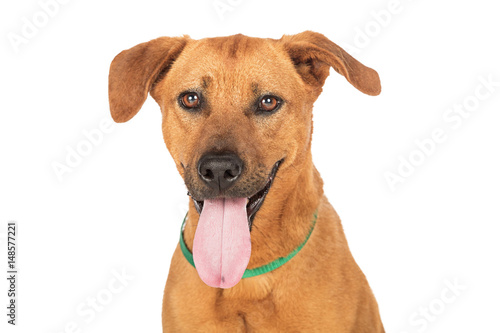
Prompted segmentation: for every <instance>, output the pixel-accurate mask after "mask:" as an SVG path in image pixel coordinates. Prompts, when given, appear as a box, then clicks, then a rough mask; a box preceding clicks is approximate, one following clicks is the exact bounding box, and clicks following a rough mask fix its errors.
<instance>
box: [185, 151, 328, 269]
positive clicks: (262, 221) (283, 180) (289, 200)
mask: <svg viewBox="0 0 500 333" xmlns="http://www.w3.org/2000/svg"><path fill="white" fill-rule="evenodd" d="M304 159H305V161H304V163H301V164H300V165H301V166H302V167H301V169H297V168H296V167H294V166H293V165H290V166H288V167H286V166H285V168H284V170H280V171H278V174H277V175H276V179H275V181H274V184H273V186H272V188H271V190H270V191H269V193H268V195H267V197H266V199H265V200H266V201H265V202H264V204H263V206H262V208H261V209H260V210H259V212H257V215H256V217H255V219H254V221H253V226H252V232H251V239H252V254H251V257H250V262H249V264H248V268H249V269H251V268H255V267H258V266H262V265H265V264H267V263H269V262H271V261H273V260H275V259H277V258H279V257H285V256H287V255H288V254H289V253H290V252H291V251H293V250H294V249H295V248H297V246H299V245H300V244H301V243H302V242H303V241H304V239H305V238H306V237H307V234H308V232H309V230H310V227H311V222H312V219H313V215H314V212H315V210H316V209H317V208H318V205H319V202H320V200H321V197H322V195H323V181H322V179H321V177H320V175H319V173H318V172H317V170H316V168H315V167H314V165H313V163H312V157H311V151H310V150H309V151H308V152H307V154H306V155H305V157H304ZM284 193H286V194H287V195H283V194H284ZM198 219H199V214H198V212H197V211H196V209H195V207H194V205H193V203H192V201H191V202H190V204H189V212H188V219H187V222H186V227H185V229H184V239H185V242H186V245H187V247H188V249H189V250H191V251H192V246H193V239H194V234H195V231H196V226H197V224H198ZM271 240H272V241H271Z"/></svg>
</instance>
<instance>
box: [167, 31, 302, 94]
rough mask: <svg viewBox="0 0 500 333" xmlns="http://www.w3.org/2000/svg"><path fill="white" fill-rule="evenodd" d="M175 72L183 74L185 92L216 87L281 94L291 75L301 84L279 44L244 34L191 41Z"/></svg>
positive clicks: (175, 66)
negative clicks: (285, 78)
mask: <svg viewBox="0 0 500 333" xmlns="http://www.w3.org/2000/svg"><path fill="white" fill-rule="evenodd" d="M172 72H175V73H176V74H181V72H182V85H183V86H185V88H188V87H190V86H191V87H195V86H202V87H205V88H206V87H207V86H208V85H212V89H213V88H217V87H218V88H221V89H223V88H232V89H248V88H249V87H251V89H253V90H255V89H258V88H260V89H263V90H272V91H279V90H282V89H284V88H286V87H284V86H283V82H280V78H283V75H286V73H287V72H288V73H290V75H291V76H294V78H295V79H296V81H297V82H299V81H300V78H299V77H298V76H296V75H295V74H296V72H295V69H294V65H293V63H292V61H291V59H290V58H289V56H288V54H286V52H285V51H284V50H283V48H282V47H281V45H280V44H279V42H278V41H276V40H272V39H264V38H255V37H247V36H244V35H241V34H239V35H233V36H227V37H216V38H205V39H200V40H191V41H190V43H189V44H188V45H187V46H186V48H185V49H184V50H183V52H182V53H181V55H180V57H179V58H178V59H177V60H176V62H175V63H174V66H173V67H172ZM176 76H177V75H176ZM177 77H179V76H177Z"/></svg>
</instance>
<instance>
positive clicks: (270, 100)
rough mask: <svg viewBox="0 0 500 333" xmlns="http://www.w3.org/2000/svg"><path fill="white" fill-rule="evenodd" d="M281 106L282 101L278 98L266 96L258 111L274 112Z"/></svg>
mask: <svg viewBox="0 0 500 333" xmlns="http://www.w3.org/2000/svg"><path fill="white" fill-rule="evenodd" d="M280 104H281V99H280V98H279V97H276V96H271V95H266V96H264V97H262V98H261V99H260V101H259V106H258V110H259V111H263V112H272V111H274V110H276V109H277V108H278V107H279V106H280Z"/></svg>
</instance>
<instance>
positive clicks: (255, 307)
mask: <svg viewBox="0 0 500 333" xmlns="http://www.w3.org/2000/svg"><path fill="white" fill-rule="evenodd" d="M216 310H217V311H216V312H217V313H218V314H219V319H220V320H222V321H224V320H228V319H229V318H231V319H232V320H234V321H236V322H239V325H238V326H239V327H240V328H241V330H240V331H241V332H256V331H258V332H261V331H262V329H264V328H266V327H269V325H271V324H273V323H274V322H275V317H276V304H275V302H274V300H273V298H272V296H271V295H268V296H267V297H265V298H264V299H260V300H236V299H225V300H224V299H220V300H219V301H218V302H217V309H216Z"/></svg>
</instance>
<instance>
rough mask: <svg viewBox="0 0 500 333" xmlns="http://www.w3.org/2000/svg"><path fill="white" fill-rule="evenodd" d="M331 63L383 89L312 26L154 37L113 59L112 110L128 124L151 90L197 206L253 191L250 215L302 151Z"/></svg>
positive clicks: (362, 83) (373, 89)
mask: <svg viewBox="0 0 500 333" xmlns="http://www.w3.org/2000/svg"><path fill="white" fill-rule="evenodd" d="M330 66H333V67H334V68H335V70H337V71H338V72H340V73H341V74H343V75H344V76H346V78H347V79H348V80H349V81H350V82H351V83H352V84H353V85H354V86H356V87H357V88H358V89H360V90H361V91H363V92H365V93H367V94H372V95H375V94H378V92H379V91H380V85H379V81H378V76H377V74H376V72H375V71H373V70H371V69H370V68H367V67H365V66H363V65H362V64H360V63H359V62H357V61H356V60H355V59H353V58H352V57H350V56H349V55H348V54H347V53H345V51H343V50H342V49H340V48H339V47H338V46H336V45H335V44H334V43H332V42H331V41H329V40H328V39H327V38H326V37H324V36H323V35H320V34H317V33H312V32H304V33H302V34H299V35H294V36H284V37H283V38H282V39H280V40H274V39H261V38H250V37H246V36H243V35H235V36H229V37H221V38H208V39H202V40H191V39H190V38H189V37H181V38H165V37H164V38H159V39H156V40H153V41H151V42H148V43H143V44H140V45H138V46H136V47H134V48H132V49H130V50H126V51H123V52H122V53H121V54H120V55H118V56H117V57H116V58H115V60H114V61H113V64H112V67H111V72H110V102H111V111H112V115H113V118H114V119H115V120H117V121H119V122H120V121H127V120H128V119H129V118H131V117H132V116H133V115H135V113H136V112H137V111H138V110H139V109H140V107H141V105H142V103H143V102H144V100H145V98H146V96H147V93H148V92H150V93H151V95H152V97H153V98H154V99H155V100H156V101H157V102H158V104H159V105H160V107H161V111H162V115H163V126H162V128H163V135H164V139H165V143H166V145H167V147H168V149H169V151H170V153H171V155H172V157H173V158H174V161H175V163H176V166H177V168H178V170H179V172H180V174H181V175H182V177H183V178H184V181H185V183H186V186H187V188H188V190H189V192H190V194H191V196H192V197H193V199H194V201H195V203H196V204H197V208H198V210H201V207H200V206H202V205H203V201H204V200H206V199H213V198H217V197H238V198H240V197H244V198H249V203H248V204H249V207H248V208H249V209H248V215H249V217H250V221H251V219H252V218H253V216H254V214H255V212H256V209H258V208H259V207H260V205H261V204H262V201H263V197H265V194H266V193H267V190H268V189H269V187H270V185H271V182H272V180H273V179H274V176H275V174H276V172H277V170H278V168H279V169H280V173H285V172H286V170H287V169H288V168H290V167H291V166H296V165H300V163H299V162H300V160H301V159H303V158H304V156H305V154H306V152H307V151H308V149H309V147H310V142H311V133H312V114H311V111H312V104H313V102H314V101H315V100H316V98H317V97H318V95H319V93H320V92H321V87H322V85H323V83H324V81H325V79H326V77H327V76H328V74H329V68H330ZM261 199H262V200H261ZM252 205H254V206H255V207H253V208H254V209H250V208H252V207H250V206H252Z"/></svg>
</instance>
